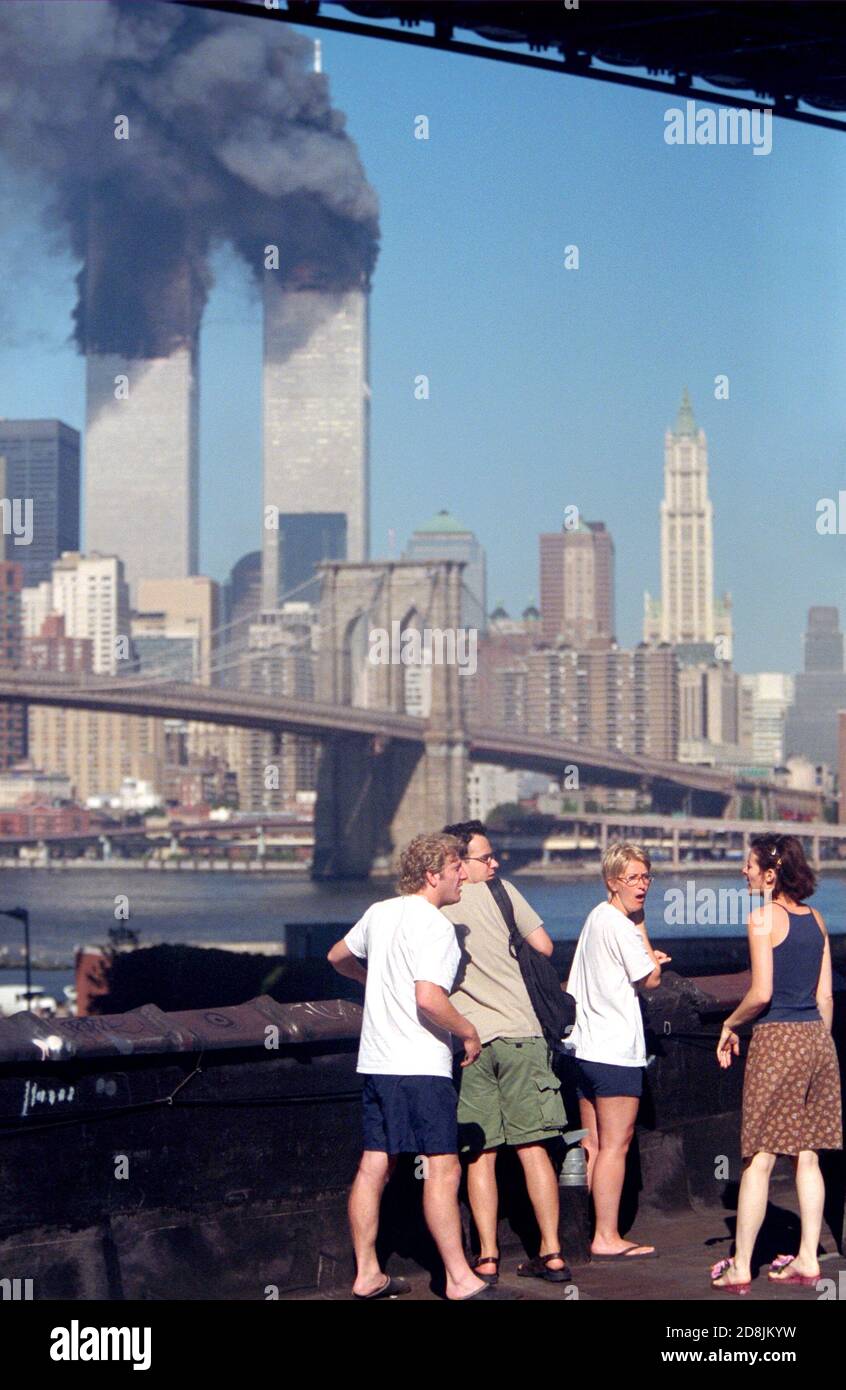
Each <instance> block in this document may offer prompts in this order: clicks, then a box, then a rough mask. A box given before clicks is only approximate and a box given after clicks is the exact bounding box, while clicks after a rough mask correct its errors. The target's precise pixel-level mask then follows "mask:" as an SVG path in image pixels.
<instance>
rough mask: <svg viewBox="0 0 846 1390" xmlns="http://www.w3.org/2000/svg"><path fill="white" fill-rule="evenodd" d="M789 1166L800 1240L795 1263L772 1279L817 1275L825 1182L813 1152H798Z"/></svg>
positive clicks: (810, 1150) (806, 1150) (805, 1150)
mask: <svg viewBox="0 0 846 1390" xmlns="http://www.w3.org/2000/svg"><path fill="white" fill-rule="evenodd" d="M793 1166H794V1169H795V1172H796V1192H797V1195H798V1197H799V1215H800V1217H801V1220H802V1238H801V1240H800V1242H799V1251H798V1254H797V1255H796V1258H795V1260H793V1262H792V1264H790V1265H789V1266H788V1268H787V1269H785V1270H784V1271H783V1272H782V1273H781V1274H778V1273H777V1274H773V1275H772V1276H771V1277H772V1278H773V1279H780V1278H784V1277H785V1275H787V1274H808V1275H814V1274H816V1275H818V1274H819V1272H820V1262H819V1260H818V1259H817V1247H818V1245H819V1243H820V1231H821V1229H822V1218H823V1204H824V1202H825V1183H824V1182H823V1177H822V1173H821V1172H820V1164H819V1159H818V1158H817V1155H816V1153H815V1152H814V1150H813V1149H802V1150H801V1152H800V1153H799V1155H798V1156H797V1157H796V1158H795V1159H794V1160H793ZM787 1253H789V1252H787Z"/></svg>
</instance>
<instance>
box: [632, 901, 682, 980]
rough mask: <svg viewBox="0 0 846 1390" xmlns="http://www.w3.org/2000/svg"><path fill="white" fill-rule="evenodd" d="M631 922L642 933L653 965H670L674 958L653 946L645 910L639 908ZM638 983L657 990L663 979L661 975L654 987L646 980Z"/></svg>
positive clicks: (650, 977)
mask: <svg viewBox="0 0 846 1390" xmlns="http://www.w3.org/2000/svg"><path fill="white" fill-rule="evenodd" d="M629 921H630V922H632V923H633V924H634V925H635V926H636V927H637V929H638V931H639V932H640V935H641V937H642V938H643V944H644V946H645V947H646V952H647V955H648V956H649V959H650V960H651V961H652V963H653V965H669V963H670V961H671V960H672V959H673V958H672V956H668V955H667V953H666V951H656V950H655V949H654V947H653V945H652V942H651V941H650V940H649V936H648V934H647V931H646V913H645V912H644V910H643V908H642V907H641V908H638V910H637V912H635V913H633V914H632V916H631V917H630V918H629ZM653 973H654V972H653ZM649 979H650V980H651V979H652V976H651V975H650V976H649ZM638 983H639V984H642V985H643V988H644V989H655V987H656V985H658V984H660V983H661V978H660V975H659V977H658V979H657V980H656V982H655V984H654V985H650V984H647V983H646V981H645V980H642V981H638Z"/></svg>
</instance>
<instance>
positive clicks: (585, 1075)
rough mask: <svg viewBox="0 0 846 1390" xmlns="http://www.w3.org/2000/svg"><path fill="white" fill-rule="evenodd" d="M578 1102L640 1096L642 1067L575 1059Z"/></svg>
mask: <svg viewBox="0 0 846 1390" xmlns="http://www.w3.org/2000/svg"><path fill="white" fill-rule="evenodd" d="M576 1069H577V1072H578V1080H577V1083H576V1092H577V1094H578V1097H579V1100H596V1097H597V1096H642V1095H643V1073H644V1068H643V1067H615V1066H612V1065H611V1063H610V1062H583V1061H582V1059H581V1058H580V1057H577V1058H576Z"/></svg>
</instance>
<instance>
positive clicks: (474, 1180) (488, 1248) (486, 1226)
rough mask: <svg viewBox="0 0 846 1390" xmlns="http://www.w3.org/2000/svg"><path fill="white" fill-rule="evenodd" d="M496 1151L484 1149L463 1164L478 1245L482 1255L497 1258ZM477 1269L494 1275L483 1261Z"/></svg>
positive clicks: (493, 1270) (491, 1267)
mask: <svg viewBox="0 0 846 1390" xmlns="http://www.w3.org/2000/svg"><path fill="white" fill-rule="evenodd" d="M496 1153H497V1151H496V1149H485V1150H484V1152H483V1153H480V1154H477V1155H476V1157H475V1158H472V1159H471V1160H470V1162H469V1163H468V1165H467V1196H468V1197H469V1199H470V1210H471V1211H472V1213H473V1220H474V1221H475V1223H476V1229H477V1231H478V1232H479V1242H480V1246H481V1253H482V1254H483V1255H499V1246H498V1245H497V1239H496V1221H497V1211H498V1206H499V1194H498V1192H497V1189H496ZM479 1269H480V1270H481V1273H482V1274H496V1265H494V1264H492V1263H490V1261H488V1262H483V1263H482V1264H481V1265H480V1266H479Z"/></svg>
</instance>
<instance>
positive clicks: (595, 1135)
mask: <svg viewBox="0 0 846 1390" xmlns="http://www.w3.org/2000/svg"><path fill="white" fill-rule="evenodd" d="M579 1115H580V1117H581V1125H580V1128H581V1129H586V1130H587V1134H586V1135H585V1137H584V1139H583V1140H582V1148H583V1149H584V1151H585V1158H586V1162H587V1187H588V1192H590V1190H591V1186H592V1184H593V1169H594V1165H595V1163H596V1156H597V1154H598V1153H599V1130H598V1129H597V1125H596V1106H595V1105H594V1103H593V1101H592V1100H585V1099H584V1098H582V1099H581V1100H580V1101H579Z"/></svg>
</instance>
